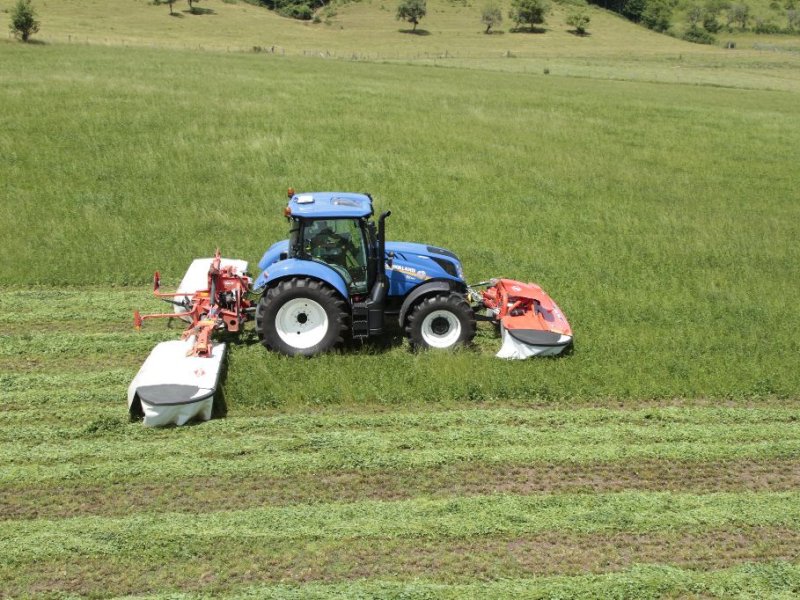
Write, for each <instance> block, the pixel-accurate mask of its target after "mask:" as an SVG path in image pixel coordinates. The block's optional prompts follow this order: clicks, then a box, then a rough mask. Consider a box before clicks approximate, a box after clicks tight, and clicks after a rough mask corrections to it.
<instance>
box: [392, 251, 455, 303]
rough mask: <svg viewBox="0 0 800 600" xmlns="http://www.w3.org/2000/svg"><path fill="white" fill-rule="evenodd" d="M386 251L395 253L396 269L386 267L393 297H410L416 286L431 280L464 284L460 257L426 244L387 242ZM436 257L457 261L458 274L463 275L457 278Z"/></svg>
mask: <svg viewBox="0 0 800 600" xmlns="http://www.w3.org/2000/svg"><path fill="white" fill-rule="evenodd" d="M386 252H387V253H388V252H393V253H394V258H393V260H392V268H391V269H388V268H387V269H386V276H387V278H388V279H389V296H400V297H403V296H406V295H407V294H408V293H409V292H411V290H413V289H414V288H415V287H417V286H418V285H420V284H422V283H424V282H425V281H430V280H431V279H439V280H446V281H458V282H461V283H464V279H463V270H462V268H461V263H460V262H459V261H458V259H456V258H453V257H451V256H445V255H443V254H438V253H432V252H429V251H428V246H426V245H424V244H414V243H410V242H386ZM433 257H435V258H436V259H438V260H443V261H446V262H450V263H453V265H455V268H456V273H459V274H461V277H454V276H453V275H451V274H450V273H448V272H447V271H445V270H444V269H443V268H442V267H441V265H439V263H437V262H436V261H435V260H433Z"/></svg>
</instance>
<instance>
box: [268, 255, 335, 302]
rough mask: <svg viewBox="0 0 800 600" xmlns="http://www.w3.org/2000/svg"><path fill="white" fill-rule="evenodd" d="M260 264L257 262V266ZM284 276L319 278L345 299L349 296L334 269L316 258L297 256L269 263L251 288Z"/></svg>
mask: <svg viewBox="0 0 800 600" xmlns="http://www.w3.org/2000/svg"><path fill="white" fill-rule="evenodd" d="M260 266H261V265H260V263H259V268H260ZM286 277H311V278H312V279H319V280H320V281H324V282H325V283H327V284H328V285H330V286H332V287H333V288H334V289H335V290H336V291H337V292H339V293H340V294H341V295H342V298H344V299H345V300H348V299H349V298H350V293H349V292H348V291H347V284H346V283H345V281H344V279H342V276H341V275H339V274H338V273H337V272H336V271H334V270H333V269H332V268H330V267H329V266H328V265H326V264H323V263H321V262H318V261H316V260H300V259H299V258H287V259H286V260H279V261H277V262H274V263H272V264H271V265H269V266H268V267H267V269H266V270H262V272H261V274H260V275H259V276H258V279H256V282H255V284H253V289H254V290H259V289H262V288H263V287H264V286H266V285H268V284H270V283H272V282H274V281H277V280H279V279H284V278H286Z"/></svg>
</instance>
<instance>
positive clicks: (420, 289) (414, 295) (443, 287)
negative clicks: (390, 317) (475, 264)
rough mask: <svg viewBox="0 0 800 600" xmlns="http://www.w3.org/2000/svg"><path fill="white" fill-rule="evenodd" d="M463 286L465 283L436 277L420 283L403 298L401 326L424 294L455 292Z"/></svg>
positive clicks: (400, 317)
mask: <svg viewBox="0 0 800 600" xmlns="http://www.w3.org/2000/svg"><path fill="white" fill-rule="evenodd" d="M462 287H463V285H462V284H460V282H458V281H446V280H442V279H438V280H437V279H434V280H433V281H426V282H425V283H423V284H421V285H418V286H417V287H415V288H414V289H413V290H412V291H411V293H410V294H409V295H408V296H406V299H405V300H403V305H402V306H401V307H400V316H399V321H398V323H399V324H400V327H402V326H403V324H404V323H405V321H406V316H407V315H408V311H410V310H411V307H412V306H414V304H416V302H417V300H419V299H420V298H422V297H423V296H429V295H431V294H437V293H440V292H454V291H458V290H460V289H461V288H462Z"/></svg>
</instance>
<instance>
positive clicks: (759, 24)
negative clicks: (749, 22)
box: [754, 19, 782, 34]
mask: <svg viewBox="0 0 800 600" xmlns="http://www.w3.org/2000/svg"><path fill="white" fill-rule="evenodd" d="M754 31H755V32H756V33H766V34H773V33H782V31H781V28H780V27H779V26H778V25H777V24H776V23H772V22H770V21H764V20H762V19H757V20H756V26H755V28H754Z"/></svg>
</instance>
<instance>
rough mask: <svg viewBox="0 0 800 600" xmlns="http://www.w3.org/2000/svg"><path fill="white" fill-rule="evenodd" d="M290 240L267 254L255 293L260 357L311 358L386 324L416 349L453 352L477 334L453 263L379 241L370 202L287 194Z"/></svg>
mask: <svg viewBox="0 0 800 600" xmlns="http://www.w3.org/2000/svg"><path fill="white" fill-rule="evenodd" d="M284 214H285V215H286V217H287V218H288V220H289V223H290V228H289V239H287V240H282V241H280V242H277V243H275V244H273V245H272V246H270V247H269V249H268V250H267V251H266V252H265V253H264V256H263V257H262V258H261V260H260V261H259V263H258V268H259V272H260V274H259V275H258V277H257V279H256V281H255V282H254V285H253V290H254V291H255V292H256V293H258V294H260V300H259V302H258V304H257V306H256V311H255V321H256V331H257V333H258V337H259V339H260V340H261V342H262V343H263V344H264V346H266V347H267V348H269V349H271V350H275V351H277V352H280V353H283V354H287V355H304V356H312V355H315V354H319V353H321V352H325V351H327V350H329V349H331V348H332V347H334V346H335V345H337V344H339V343H341V342H342V341H343V340H344V339H345V337H346V336H348V335H349V336H351V337H352V338H353V339H355V340H366V339H367V338H370V337H372V336H379V335H381V334H383V333H384V331H385V329H386V327H387V325H388V324H389V320H390V319H391V320H396V323H397V324H398V325H399V327H401V328H402V329H403V331H404V332H405V334H406V336H407V337H408V339H409V341H410V342H411V345H412V346H413V347H416V348H440V349H444V348H452V347H455V346H458V345H462V344H465V343H467V342H469V341H470V340H471V339H472V338H473V337H474V335H475V321H476V311H475V310H474V309H473V307H472V306H471V304H470V302H468V299H470V297H471V296H470V289H469V287H468V286H467V284H466V282H465V281H464V273H463V270H462V267H461V262H460V261H459V260H458V257H457V256H456V255H455V254H453V253H452V252H449V251H448V250H444V249H442V248H437V247H435V246H427V245H424V244H413V243H408V242H388V241H387V240H386V219H387V218H388V217H389V215H390V214H391V212H389V211H387V212H384V213H383V214H381V215H380V218H379V219H378V222H377V227H376V225H375V222H374V221H373V220H372V216H373V214H374V211H373V207H372V198H371V196H369V195H368V194H354V193H340V192H314V193H304V194H295V193H294V192H293V190H290V191H289V203H288V206H287V207H286V209H285V211H284Z"/></svg>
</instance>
